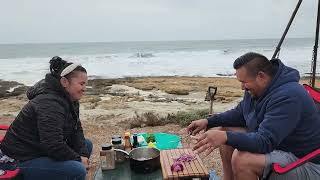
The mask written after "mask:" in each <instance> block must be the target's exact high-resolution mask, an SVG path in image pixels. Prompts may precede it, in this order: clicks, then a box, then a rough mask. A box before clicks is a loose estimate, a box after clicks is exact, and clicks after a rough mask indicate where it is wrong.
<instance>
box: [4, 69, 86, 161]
mask: <svg viewBox="0 0 320 180" xmlns="http://www.w3.org/2000/svg"><path fill="white" fill-rule="evenodd" d="M27 96H28V98H29V100H30V101H29V102H28V103H27V104H26V105H25V106H24V107H23V108H22V110H21V111H20V113H19V114H18V116H17V117H16V119H15V120H14V121H13V123H12V124H11V126H10V128H9V130H8V131H7V133H6V135H5V137H4V140H3V142H2V143H1V146H0V148H1V150H2V152H3V153H4V154H6V155H7V156H9V157H11V158H14V159H16V160H20V161H25V160H30V159H34V158H38V157H43V156H47V157H49V158H52V159H54V160H57V161H65V160H78V161H81V158H80V156H85V157H89V153H88V150H87V148H86V146H85V142H84V140H85V139H84V135H83V131H82V127H81V123H80V120H79V103H78V102H72V101H71V100H70V98H69V95H68V93H67V92H66V91H65V90H64V88H62V86H61V85H60V82H59V80H58V79H56V78H54V77H53V76H52V75H50V74H47V75H46V77H45V79H44V80H41V81H39V82H38V83H37V84H35V85H34V86H33V87H31V88H30V89H29V90H28V92H27Z"/></svg>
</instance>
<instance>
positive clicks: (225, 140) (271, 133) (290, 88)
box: [187, 53, 320, 180]
mask: <svg viewBox="0 0 320 180" xmlns="http://www.w3.org/2000/svg"><path fill="white" fill-rule="evenodd" d="M233 67H234V68H235V69H236V76H237V79H238V80H239V81H240V82H241V87H242V89H243V90H245V93H244V97H243V100H242V101H241V102H240V103H239V104H238V106H237V107H235V108H234V109H232V110H229V111H226V112H224V113H221V114H217V115H215V116H212V117H210V118H208V119H200V120H196V121H193V122H192V123H191V124H190V125H189V126H188V128H187V130H188V132H189V133H190V132H191V133H192V134H193V135H195V134H197V133H199V132H200V131H202V130H206V129H209V128H213V127H218V128H214V129H210V130H208V131H206V132H204V133H203V134H199V135H198V136H196V137H197V139H198V142H197V143H196V145H195V146H194V150H195V151H196V152H198V153H200V152H203V151H206V152H207V154H209V153H210V152H211V151H213V150H214V149H216V148H218V147H219V148H220V154H221V158H222V163H223V176H224V179H225V180H227V179H237V180H240V179H245V180H250V179H254V180H256V179H257V178H258V177H264V178H265V177H266V176H267V175H268V174H269V172H271V168H272V167H271V166H272V163H279V164H280V165H281V166H285V165H288V164H290V163H292V162H294V161H296V160H297V159H298V158H301V157H303V156H305V155H306V154H308V153H310V152H312V151H314V150H316V149H318V148H319V147H320V131H319V127H320V116H319V115H318V113H317V109H316V106H315V104H314V102H313V100H312V98H311V97H310V96H309V94H308V93H307V91H306V90H305V89H304V88H303V87H302V86H301V85H300V84H299V83H298V82H299V78H300V77H299V72H298V71H297V70H295V69H293V68H290V67H287V66H285V65H284V64H282V62H281V61H280V60H278V59H273V60H271V61H269V60H268V59H267V58H266V57H265V56H263V55H260V54H257V53H247V54H244V55H243V56H240V57H239V58H237V59H236V60H235V62H234V64H233ZM283 178H285V179H287V178H289V179H320V157H318V158H315V159H312V160H311V162H308V163H306V164H304V165H302V166H300V167H298V168H295V169H294V170H292V171H290V172H288V173H286V174H285V175H278V174H275V173H272V174H271V176H270V179H283Z"/></svg>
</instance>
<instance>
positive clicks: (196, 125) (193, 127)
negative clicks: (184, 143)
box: [187, 119, 208, 135]
mask: <svg viewBox="0 0 320 180" xmlns="http://www.w3.org/2000/svg"><path fill="white" fill-rule="evenodd" d="M207 126H208V120H207V119H199V120H196V121H192V122H191V124H190V125H189V126H188V127H187V132H188V134H191V135H196V134H197V133H199V132H200V131H201V130H205V129H206V128H207Z"/></svg>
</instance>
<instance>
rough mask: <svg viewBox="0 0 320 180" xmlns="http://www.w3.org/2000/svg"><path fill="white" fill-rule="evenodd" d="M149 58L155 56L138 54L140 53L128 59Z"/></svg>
mask: <svg viewBox="0 0 320 180" xmlns="http://www.w3.org/2000/svg"><path fill="white" fill-rule="evenodd" d="M151 57H155V55H153V54H152V53H140V52H138V53H135V54H133V55H131V56H129V58H151Z"/></svg>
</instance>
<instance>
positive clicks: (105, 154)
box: [100, 144, 116, 171]
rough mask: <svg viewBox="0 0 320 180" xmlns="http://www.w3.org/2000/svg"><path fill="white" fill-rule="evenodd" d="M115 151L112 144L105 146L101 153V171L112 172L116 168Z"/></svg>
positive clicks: (102, 147)
mask: <svg viewBox="0 0 320 180" xmlns="http://www.w3.org/2000/svg"><path fill="white" fill-rule="evenodd" d="M115 155H116V153H115V151H114V150H113V147H112V145H111V144H103V145H102V146H101V151H100V164H101V170H103V171H104V170H110V169H115V168H116V163H115Z"/></svg>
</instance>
